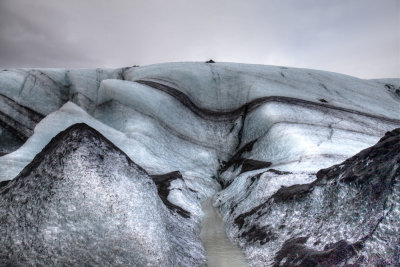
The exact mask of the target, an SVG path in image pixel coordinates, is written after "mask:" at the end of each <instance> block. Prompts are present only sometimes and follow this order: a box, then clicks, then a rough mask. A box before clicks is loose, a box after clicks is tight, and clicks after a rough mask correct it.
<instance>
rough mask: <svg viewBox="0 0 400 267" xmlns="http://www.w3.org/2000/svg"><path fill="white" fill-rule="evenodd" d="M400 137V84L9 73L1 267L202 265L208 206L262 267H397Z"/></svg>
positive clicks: (2, 89)
mask: <svg viewBox="0 0 400 267" xmlns="http://www.w3.org/2000/svg"><path fill="white" fill-rule="evenodd" d="M398 127H400V80H399V79H382V80H362V79H358V78H355V77H350V76H346V75H342V74H336V73H330V72H324V71H317V70H308V69H296V68H286V67H275V66H262V65H246V64H234V63H167V64H158V65H151V66H145V67H130V68H121V69H82V70H67V69H16V70H15V69H3V70H0V153H1V157H0V182H1V184H0V186H1V187H0V206H1V207H0V208H1V210H0V221H1V229H0V231H1V236H0V251H1V252H0V265H7V264H16V265H71V264H72V265H109V264H111V265H137V266H145V265H150V266H203V265H206V264H207V262H206V258H205V251H204V247H203V245H202V243H201V240H200V239H199V232H200V229H201V221H202V218H203V212H202V210H201V203H202V202H203V201H205V200H207V199H210V198H212V200H213V205H214V207H216V208H217V209H218V210H219V211H220V213H221V215H222V216H223V220H224V222H225V225H226V230H227V234H228V237H229V238H230V239H231V241H232V242H233V243H234V244H237V245H238V246H239V247H240V248H241V249H242V251H243V252H244V254H245V256H246V258H247V260H248V262H249V264H251V265H253V266H305V265H307V266H329V265H335V266H336V265H337V266H341V265H350V264H354V265H376V264H386V265H389V266H390V265H393V266H396V264H398V263H399V260H400V239H399V236H400V229H399V226H398V225H399V224H398V219H399V216H400V207H399V197H400V193H399V182H400V152H399V151H400V147H399V145H400V133H399V131H398V130H393V129H395V128H398ZM387 132H389V133H387ZM385 133H387V134H386V135H385ZM383 136H385V137H383ZM382 137H383V138H382ZM381 138H382V139H381ZM378 141H379V142H378ZM368 147H370V148H368ZM363 149H364V150H363ZM361 150H363V151H362V152H360V151H361ZM354 155H355V156H354ZM88 255H90V257H89V256H88Z"/></svg>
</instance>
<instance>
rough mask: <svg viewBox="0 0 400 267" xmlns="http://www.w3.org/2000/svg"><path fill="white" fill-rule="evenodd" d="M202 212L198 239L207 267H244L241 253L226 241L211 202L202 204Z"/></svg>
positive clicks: (223, 230)
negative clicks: (200, 241) (203, 251)
mask: <svg viewBox="0 0 400 267" xmlns="http://www.w3.org/2000/svg"><path fill="white" fill-rule="evenodd" d="M202 209H203V212H204V217H203V222H202V228H201V232H200V238H201V240H202V242H203V244H204V247H205V249H206V255H207V264H208V266H209V267H246V266H249V265H248V263H247V262H246V260H245V258H244V255H243V252H242V251H241V250H240V249H239V248H238V247H237V246H236V245H234V244H232V242H231V241H230V240H229V239H228V237H227V235H226V232H225V231H226V230H225V225H224V222H223V221H222V218H221V215H220V214H219V212H218V211H217V210H216V209H215V208H214V207H213V206H212V200H211V199H208V200H206V201H204V202H203V203H202Z"/></svg>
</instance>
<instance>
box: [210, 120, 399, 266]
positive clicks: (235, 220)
mask: <svg viewBox="0 0 400 267" xmlns="http://www.w3.org/2000/svg"><path fill="white" fill-rule="evenodd" d="M399 151H400V128H398V129H396V130H394V131H392V132H388V133H387V134H386V135H385V136H384V137H383V138H382V139H381V140H380V141H379V142H378V143H377V144H376V145H374V146H372V147H371V148H368V149H365V150H363V151H361V152H360V153H358V154H357V155H355V156H353V157H351V158H350V159H348V160H346V161H344V162H342V163H341V164H338V165H335V166H332V167H330V168H328V169H323V170H320V171H319V172H318V173H317V174H316V177H317V179H316V180H314V181H313V182H311V183H304V182H303V183H301V184H300V183H299V181H296V179H298V177H299V176H301V174H291V173H282V172H277V171H273V170H269V171H265V172H263V173H260V174H257V175H251V176H250V177H248V178H247V179H246V180H245V181H244V182H242V184H243V185H242V184H239V182H238V181H237V180H235V181H234V182H233V183H232V184H231V185H230V186H229V187H228V188H226V189H225V190H223V191H222V192H220V193H218V197H217V202H222V210H223V211H224V213H225V218H226V219H227V224H228V225H229V227H230V229H229V230H228V231H229V233H230V234H231V236H234V237H235V238H237V239H238V242H239V244H240V245H241V246H242V247H243V248H244V250H245V252H246V255H247V256H248V258H249V259H250V261H251V262H252V263H253V264H254V265H255V266H265V265H271V266H272V265H273V266H306V265H307V264H308V265H310V264H311V265H312V266H317V265H318V266H331V265H343V266H348V265H349V264H356V265H361V266H376V265H382V264H383V265H385V266H396V264H398V263H399V259H400V258H399V256H400V253H399V252H400V251H399V249H400V247H399V244H400V239H399V232H400V228H399V224H398V218H399V216H400V204H399V203H400V191H399V190H400V153H399ZM313 179H314V178H312V177H311V179H310V178H308V179H307V178H304V181H307V180H308V181H312V180H313ZM242 180H243V179H242ZM285 184H291V185H290V186H286V185H285ZM233 187H239V188H238V190H237V191H236V192H235V193H232V192H229V191H232V188H233ZM271 187H275V189H274V188H271ZM224 195H228V196H231V198H230V199H228V200H224V201H223V196H224ZM243 211H246V212H243ZM308 265H307V266H308Z"/></svg>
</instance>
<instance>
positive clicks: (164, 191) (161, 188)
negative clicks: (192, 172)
mask: <svg viewBox="0 0 400 267" xmlns="http://www.w3.org/2000/svg"><path fill="white" fill-rule="evenodd" d="M150 177H151V178H152V179H153V181H154V183H155V184H156V185H157V190H158V195H159V196H160V198H161V200H162V201H163V202H164V204H165V206H167V208H169V209H170V210H172V211H175V212H177V213H178V214H179V215H181V216H182V217H184V218H190V212H188V211H186V210H184V209H182V208H181V207H179V206H177V205H175V204H173V203H171V202H170V201H169V200H168V195H169V192H170V189H169V187H170V185H171V182H172V181H173V180H175V179H181V180H183V179H182V174H181V173H180V172H179V171H174V172H169V173H166V174H161V175H150Z"/></svg>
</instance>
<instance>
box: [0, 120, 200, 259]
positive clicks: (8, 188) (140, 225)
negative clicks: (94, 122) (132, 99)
mask: <svg viewBox="0 0 400 267" xmlns="http://www.w3.org/2000/svg"><path fill="white" fill-rule="evenodd" d="M0 195H1V196H0V221H1V223H2V227H1V237H0V248H1V249H0V251H1V252H0V262H1V265H13V264H15V265H43V266H45V265H47V266H49V265H51V266H54V265H105V264H106V265H129V266H132V265H136V266H173V265H186V266H193V265H201V264H202V263H203V264H204V260H205V259H204V256H203V254H204V251H203V248H202V247H201V245H199V244H200V241H199V240H198V237H197V236H196V235H195V234H194V232H193V231H192V230H191V229H190V228H188V226H187V224H188V223H187V222H186V221H185V220H184V218H186V219H187V218H190V213H189V212H187V211H184V212H185V213H184V214H183V215H185V216H183V217H184V218H182V217H181V216H180V215H179V214H176V212H175V211H174V212H172V213H171V212H170V211H168V210H167V208H165V206H164V205H162V204H161V200H160V198H159V197H158V195H157V190H156V187H155V184H154V183H153V181H152V179H151V178H150V177H149V176H148V175H147V173H146V172H145V171H144V170H143V169H142V168H141V167H139V166H138V165H136V164H135V163H133V162H132V161H131V160H130V159H129V157H128V156H127V155H125V154H124V153H123V152H122V151H121V150H119V149H118V148H117V147H115V146H114V145H113V144H112V143H111V142H109V141H108V140H107V139H106V138H105V137H103V136H102V135H101V134H100V133H98V132H97V131H96V130H94V129H92V128H90V127H89V126H87V125H86V124H75V125H74V126H71V127H70V128H68V129H67V130H65V131H63V132H61V133H60V134H58V135H57V136H56V137H54V138H53V139H52V140H51V142H50V143H49V144H48V145H47V146H46V147H45V148H44V149H43V150H42V152H40V153H39V154H38V155H37V156H36V157H35V158H34V159H33V161H32V162H31V163H30V164H29V165H28V166H27V167H25V168H24V170H23V171H22V172H21V173H20V174H19V175H18V176H17V177H16V178H15V179H13V180H12V181H10V182H8V183H6V184H3V186H2V187H1V189H0ZM181 210H182V209H181ZM179 211H180V210H178V213H179ZM188 225H190V224H188ZM183 236H184V237H185V239H182V237H183Z"/></svg>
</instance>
